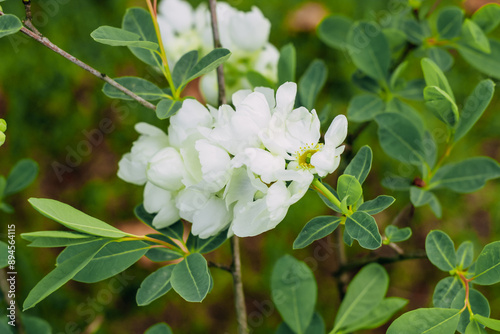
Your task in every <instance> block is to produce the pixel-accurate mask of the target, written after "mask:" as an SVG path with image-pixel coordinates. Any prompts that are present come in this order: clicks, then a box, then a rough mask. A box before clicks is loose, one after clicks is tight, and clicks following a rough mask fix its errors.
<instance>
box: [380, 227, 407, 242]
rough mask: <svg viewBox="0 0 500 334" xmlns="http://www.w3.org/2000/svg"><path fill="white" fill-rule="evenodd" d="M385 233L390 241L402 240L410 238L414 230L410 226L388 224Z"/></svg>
mask: <svg viewBox="0 0 500 334" xmlns="http://www.w3.org/2000/svg"><path fill="white" fill-rule="evenodd" d="M384 233H385V236H386V237H387V239H389V242H401V241H405V240H408V239H410V237H411V233H412V232H411V228H409V227H403V228H398V227H397V226H394V225H388V226H387V227H386V228H385V230H384Z"/></svg>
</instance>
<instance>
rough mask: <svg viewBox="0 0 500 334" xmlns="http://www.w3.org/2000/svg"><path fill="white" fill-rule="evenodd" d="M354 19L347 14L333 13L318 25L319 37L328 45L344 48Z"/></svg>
mask: <svg viewBox="0 0 500 334" xmlns="http://www.w3.org/2000/svg"><path fill="white" fill-rule="evenodd" d="M352 25H353V21H352V20H351V19H350V18H348V17H345V16H341V15H331V16H328V17H327V18H325V19H324V20H323V21H321V23H320V24H319V26H318V37H319V39H321V40H322V41H323V42H324V43H325V44H326V45H328V46H330V47H332V48H335V49H340V50H342V49H344V48H345V47H346V43H347V35H348V33H349V30H350V29H351V26H352Z"/></svg>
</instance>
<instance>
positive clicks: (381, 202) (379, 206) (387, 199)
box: [358, 195, 395, 215]
mask: <svg viewBox="0 0 500 334" xmlns="http://www.w3.org/2000/svg"><path fill="white" fill-rule="evenodd" d="M394 201H395V199H394V197H392V196H386V195H380V196H378V197H377V198H375V199H372V200H371V201H366V202H364V203H363V204H361V205H360V206H359V208H358V210H359V211H364V212H366V213H368V214H369V215H374V214H377V213H379V212H382V211H384V210H385V209H387V208H388V207H390V206H391V205H392V203H394Z"/></svg>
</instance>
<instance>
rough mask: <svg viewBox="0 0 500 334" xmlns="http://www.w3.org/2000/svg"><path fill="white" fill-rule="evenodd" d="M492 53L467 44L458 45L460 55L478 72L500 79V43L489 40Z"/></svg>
mask: <svg viewBox="0 0 500 334" xmlns="http://www.w3.org/2000/svg"><path fill="white" fill-rule="evenodd" d="M489 43H490V49H491V52H490V53H484V52H482V51H480V50H477V49H476V48H472V47H470V46H469V45H467V44H465V43H460V42H459V43H457V44H456V47H457V50H458V52H459V53H460V55H461V56H462V57H463V58H464V59H465V60H466V61H467V62H468V63H469V65H471V66H472V67H474V68H475V69H476V70H478V71H479V72H481V73H484V74H486V75H488V76H491V77H494V78H496V79H500V42H499V41H497V40H494V39H489Z"/></svg>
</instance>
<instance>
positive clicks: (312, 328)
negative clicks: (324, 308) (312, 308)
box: [274, 312, 326, 334]
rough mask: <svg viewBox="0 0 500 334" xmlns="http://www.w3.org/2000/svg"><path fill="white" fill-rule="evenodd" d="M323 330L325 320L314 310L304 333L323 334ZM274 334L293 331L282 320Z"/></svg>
mask: <svg viewBox="0 0 500 334" xmlns="http://www.w3.org/2000/svg"><path fill="white" fill-rule="evenodd" d="M325 332H326V329H325V322H324V320H323V318H322V317H321V315H319V314H318V313H316V312H315V313H314V315H313V318H312V320H311V323H310V324H309V327H307V329H306V331H305V332H304V334H325ZM274 334H295V332H294V331H293V330H291V329H290V327H288V325H287V324H286V323H285V322H282V323H281V324H280V326H279V327H278V330H277V331H276V333H274Z"/></svg>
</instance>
